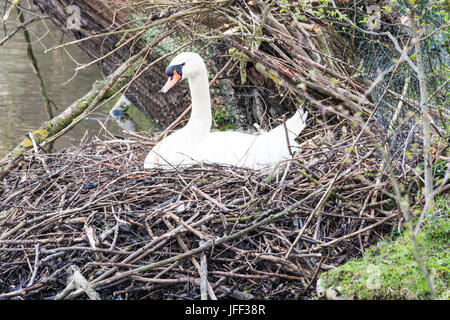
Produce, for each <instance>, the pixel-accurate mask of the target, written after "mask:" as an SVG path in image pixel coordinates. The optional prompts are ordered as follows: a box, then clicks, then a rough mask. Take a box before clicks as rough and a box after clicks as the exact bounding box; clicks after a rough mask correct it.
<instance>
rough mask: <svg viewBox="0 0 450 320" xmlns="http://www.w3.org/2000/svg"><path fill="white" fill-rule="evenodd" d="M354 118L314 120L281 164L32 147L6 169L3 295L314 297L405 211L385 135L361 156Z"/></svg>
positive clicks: (129, 149) (1, 218) (92, 147)
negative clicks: (391, 178) (393, 183)
mask: <svg viewBox="0 0 450 320" xmlns="http://www.w3.org/2000/svg"><path fill="white" fill-rule="evenodd" d="M343 123H344V122H342V121H341V122H339V123H338V124H337V125H335V126H331V127H330V126H328V127H322V128H321V129H319V130H317V129H316V130H313V129H308V130H306V131H307V132H305V133H304V134H303V136H302V137H300V140H301V142H302V144H301V146H302V149H301V150H300V152H298V153H296V155H295V157H294V159H293V160H292V161H289V162H286V163H284V164H282V165H280V166H279V167H278V168H277V169H276V170H273V171H253V170H247V169H242V168H229V167H221V166H217V165H201V164H199V165H197V166H193V167H188V168H182V169H176V170H147V171H144V170H143V169H142V164H143V159H144V157H145V156H146V154H147V152H148V149H149V148H148V146H146V145H145V144H144V143H143V141H142V140H141V141H137V140H131V139H128V140H109V141H101V140H100V139H98V138H96V137H94V138H90V139H89V138H86V139H83V141H82V143H81V144H80V145H79V146H76V147H70V148H66V149H64V150H62V151H61V152H59V153H54V154H38V153H37V152H36V151H37V149H36V150H35V151H29V152H28V153H25V154H24V155H23V156H21V157H20V158H18V159H16V160H13V161H11V162H10V163H9V164H8V165H6V166H5V169H4V170H3V171H2V172H0V174H1V177H0V178H1V179H2V185H1V186H2V190H3V192H2V193H1V194H0V266H1V268H0V298H1V299H17V298H22V299H74V298H77V297H79V298H81V299H85V298H90V299H143V298H149V299H199V298H210V299H215V298H218V299H228V298H236V299H307V298H310V297H311V296H315V290H314V289H315V284H316V280H317V277H318V275H319V274H320V273H321V272H323V271H326V270H329V269H331V268H333V267H335V266H337V265H339V264H341V263H343V262H345V261H347V260H348V259H350V258H351V257H354V256H358V255H360V254H361V253H362V252H363V251H364V250H365V248H366V247H368V246H370V245H371V244H373V243H375V242H376V241H377V240H379V239H380V237H382V236H383V235H386V234H390V233H391V231H392V228H393V224H395V223H396V222H397V221H398V214H397V211H396V209H395V207H396V206H395V203H394V200H393V199H391V198H389V197H388V196H386V195H385V194H384V193H383V192H381V191H380V190H381V189H383V190H386V189H389V183H387V182H380V181H386V179H381V180H380V179H378V180H377V179H376V178H377V177H380V176H379V175H377V173H378V172H379V168H380V165H379V160H378V158H377V155H376V152H375V151H374V150H375V149H374V146H375V143H374V142H373V139H372V138H370V137H368V136H366V134H365V133H364V134H362V136H361V138H360V143H359V144H358V147H357V148H356V151H354V152H351V153H350V152H348V150H347V149H348V147H349V146H350V145H351V144H352V142H353V139H352V138H351V137H352V135H356V134H357V133H358V132H350V131H352V130H359V129H358V128H357V127H356V126H355V127H350V129H349V128H346V129H345V130H344V128H343V127H344V124H343ZM352 128H353V129H352ZM330 131H331V132H330ZM333 139H334V140H333ZM332 140H333V141H334V142H333V141H332ZM331 142H332V143H331Z"/></svg>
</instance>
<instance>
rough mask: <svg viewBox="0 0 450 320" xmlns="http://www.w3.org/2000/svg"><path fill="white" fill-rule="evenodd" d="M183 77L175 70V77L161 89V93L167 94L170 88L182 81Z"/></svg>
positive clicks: (168, 80)
mask: <svg viewBox="0 0 450 320" xmlns="http://www.w3.org/2000/svg"><path fill="white" fill-rule="evenodd" d="M180 79H181V76H180V75H179V74H178V72H176V71H175V70H173V76H172V77H171V78H169V79H167V82H166V84H165V85H164V87H163V88H162V89H161V91H160V92H161V93H166V92H167V91H169V90H170V88H172V87H173V86H174V85H175V84H176V83H177V82H178V81H180Z"/></svg>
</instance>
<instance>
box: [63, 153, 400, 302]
mask: <svg viewBox="0 0 450 320" xmlns="http://www.w3.org/2000/svg"><path fill="white" fill-rule="evenodd" d="M372 151H373V150H372ZM371 154H372V152H368V153H367V154H366V155H364V156H363V157H362V158H361V159H360V160H359V161H358V162H356V163H355V164H354V165H352V166H350V167H349V168H348V169H347V170H345V171H344V172H342V173H341V174H340V175H339V177H337V178H336V180H338V179H340V178H342V177H344V176H345V175H347V174H348V173H349V172H351V171H352V170H353V169H354V167H355V166H357V165H359V163H361V162H362V161H363V160H365V159H366V158H367V157H369V156H370V155H371ZM330 183H331V181H330V182H329V183H327V184H325V185H323V186H322V187H319V188H318V189H317V190H315V191H314V192H311V193H310V194H309V195H307V196H306V197H305V198H303V199H301V200H299V201H297V202H296V203H294V204H292V205H291V206H289V207H288V208H286V209H285V210H283V211H281V212H279V213H276V214H273V215H270V216H269V217H267V218H265V219H263V220H260V221H258V222H256V223H255V224H253V225H251V226H249V227H247V228H245V229H242V230H240V231H238V232H236V233H233V234H231V235H228V236H223V237H221V238H218V239H216V240H209V241H207V242H206V243H205V244H203V245H201V246H199V247H198V248H195V249H191V250H189V251H187V252H185V253H182V254H179V255H176V256H173V257H171V258H167V259H164V260H161V261H158V262H154V263H151V264H149V265H146V266H143V267H140V268H136V269H132V270H129V271H126V272H120V273H117V274H116V275H115V276H113V277H111V278H107V279H104V280H101V281H98V282H95V283H93V284H92V288H94V289H95V288H98V287H100V286H103V285H108V284H111V283H113V282H115V281H117V280H121V279H123V278H127V277H129V276H131V275H135V274H137V273H141V272H144V271H148V270H151V269H154V268H157V267H160V266H163V265H166V264H169V263H173V262H175V261H179V260H182V259H185V258H187V257H191V256H193V255H195V254H198V253H201V252H203V251H205V250H208V249H210V248H212V247H213V246H217V245H219V244H223V243H226V242H228V241H230V240H233V239H237V238H239V237H241V236H243V235H245V234H248V233H249V232H252V231H254V230H256V229H258V228H259V227H261V226H263V225H266V224H269V223H271V222H273V221H275V220H277V219H279V218H281V217H284V216H286V215H288V214H290V213H291V211H292V210H294V209H296V208H297V207H298V206H300V205H301V204H303V203H305V202H306V201H308V200H310V199H312V198H313V197H315V196H316V195H318V194H319V193H321V192H322V191H323V190H324V189H325V188H326V187H328V186H329V185H330ZM394 216H395V215H392V216H388V217H386V218H385V219H383V220H381V221H379V222H377V223H375V224H373V225H371V226H369V227H367V228H364V229H361V230H359V231H358V232H357V233H354V234H359V233H361V232H364V231H366V229H367V230H369V229H371V228H374V227H376V226H377V225H380V224H381V223H384V222H386V221H387V220H389V219H392V218H393V217H394ZM354 234H352V236H353V235H354ZM346 238H347V237H342V238H339V239H336V240H333V241H331V242H330V244H329V245H331V244H334V243H335V242H337V241H340V240H344V239H346ZM327 244H328V243H325V244H321V245H319V246H318V247H316V249H315V250H317V248H319V249H320V248H322V247H325V246H326V245H327ZM311 250H312V249H311ZM82 292H83V291H81V290H77V291H75V292H73V293H72V294H70V295H69V296H68V298H69V299H72V298H74V297H76V296H78V295H79V294H81V293H82Z"/></svg>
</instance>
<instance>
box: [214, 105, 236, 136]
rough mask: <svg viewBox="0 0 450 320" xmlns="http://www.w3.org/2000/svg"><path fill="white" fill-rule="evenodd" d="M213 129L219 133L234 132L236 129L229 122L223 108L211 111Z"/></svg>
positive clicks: (229, 118)
mask: <svg viewBox="0 0 450 320" xmlns="http://www.w3.org/2000/svg"><path fill="white" fill-rule="evenodd" d="M213 118H214V124H215V126H214V128H215V129H217V130H219V131H226V130H235V129H236V127H235V126H234V124H233V123H232V122H231V117H230V115H229V114H228V113H227V111H226V109H225V107H216V108H214V110H213Z"/></svg>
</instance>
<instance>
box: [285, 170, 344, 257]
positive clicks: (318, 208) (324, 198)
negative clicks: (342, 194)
mask: <svg viewBox="0 0 450 320" xmlns="http://www.w3.org/2000/svg"><path fill="white" fill-rule="evenodd" d="M339 172H340V170H339V171H338V172H337V173H336V175H335V176H334V178H333V180H331V181H330V182H329V183H328V184H329V186H328V189H327V191H325V193H324V194H323V196H322V198H321V199H320V201H319V203H318V204H317V206H316V207H315V208H314V210H313V211H312V212H311V214H310V215H309V217H308V220H306V222H305V224H304V225H303V228H302V229H301V230H300V232H299V233H298V235H297V237H296V238H295V240H294V242H292V245H291V246H290V247H289V250H288V252H286V255H285V256H284V259H287V258H289V255H290V254H291V252H292V249H294V247H295V245H296V244H297V242H298V241H299V240H300V238H301V237H302V235H303V233H304V232H305V230H306V227H307V226H308V225H309V223H310V222H311V220H312V218H313V217H315V218H316V217H317V216H318V215H319V213H320V211H322V208H323V206H324V205H325V202H326V201H327V200H328V198H329V197H330V195H331V192H330V191H331V189H332V188H333V185H334V183H335V182H336V178H337V177H338V175H339Z"/></svg>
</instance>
